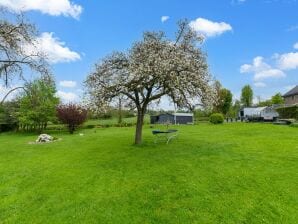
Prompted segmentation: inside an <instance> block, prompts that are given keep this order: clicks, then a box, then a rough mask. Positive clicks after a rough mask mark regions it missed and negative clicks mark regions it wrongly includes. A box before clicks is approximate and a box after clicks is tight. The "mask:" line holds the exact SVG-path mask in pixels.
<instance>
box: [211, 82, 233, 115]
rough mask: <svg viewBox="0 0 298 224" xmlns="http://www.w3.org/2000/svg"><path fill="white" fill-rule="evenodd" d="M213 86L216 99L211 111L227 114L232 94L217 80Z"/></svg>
mask: <svg viewBox="0 0 298 224" xmlns="http://www.w3.org/2000/svg"><path fill="white" fill-rule="evenodd" d="M214 86H215V94H216V96H215V98H216V99H215V100H214V105H213V111H214V112H218V113H222V114H224V115H227V113H228V112H229V110H230V108H231V106H232V100H233V94H232V93H231V91H230V90H228V89H226V88H223V87H222V85H221V84H220V82H219V81H216V82H215V83H214Z"/></svg>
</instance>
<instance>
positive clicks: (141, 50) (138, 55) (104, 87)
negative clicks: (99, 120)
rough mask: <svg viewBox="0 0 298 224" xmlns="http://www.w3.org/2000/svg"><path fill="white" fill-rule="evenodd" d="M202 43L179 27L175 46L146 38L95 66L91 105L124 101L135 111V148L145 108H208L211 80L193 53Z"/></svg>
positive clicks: (184, 25) (154, 35)
mask: <svg viewBox="0 0 298 224" xmlns="http://www.w3.org/2000/svg"><path fill="white" fill-rule="evenodd" d="M201 41H202V38H201V37H199V36H198V35H197V33H195V32H194V31H193V30H192V29H190V27H189V25H188V22H187V21H181V22H180V23H179V29H178V32H177V35H176V39H175V41H171V40H170V39H168V38H167V37H166V36H165V34H164V33H163V32H145V33H144V36H143V40H141V41H139V42H136V43H135V44H133V46H132V48H131V49H130V50H129V51H128V52H115V53H113V54H112V55H110V56H107V57H106V58H104V59H103V60H102V61H101V62H99V63H97V64H96V65H95V69H94V71H93V72H92V73H91V74H90V75H89V76H88V78H87V80H86V86H87V89H88V93H89V96H90V98H91V99H90V100H91V101H92V102H93V103H94V104H97V105H98V106H100V105H105V104H107V102H111V101H112V100H113V99H114V98H116V97H118V96H119V95H123V96H125V97H126V99H127V101H128V104H131V105H133V106H134V107H135V108H136V110H137V125H136V133H135V144H140V143H141V142H142V127H143V121H144V115H145V113H146V110H147V106H148V104H150V103H152V102H153V101H158V100H160V98H161V97H162V96H169V97H170V99H171V100H172V101H173V103H175V104H176V105H177V106H178V107H189V108H193V105H197V104H198V103H199V104H208V103H209V102H210V99H211V98H212V92H213V91H212V88H211V87H210V81H211V76H210V74H209V72H208V66H207V63H206V58H205V54H203V53H202V52H201V50H200V49H199V48H198V47H197V43H198V42H201Z"/></svg>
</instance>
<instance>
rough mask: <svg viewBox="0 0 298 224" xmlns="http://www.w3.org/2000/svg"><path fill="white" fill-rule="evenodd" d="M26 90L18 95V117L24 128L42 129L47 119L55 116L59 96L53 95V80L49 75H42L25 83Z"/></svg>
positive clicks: (52, 118) (51, 119)
mask: <svg viewBox="0 0 298 224" xmlns="http://www.w3.org/2000/svg"><path fill="white" fill-rule="evenodd" d="M25 88H26V90H27V91H26V92H25V93H24V94H23V95H22V96H21V97H20V100H19V103H20V109H19V112H18V119H19V122H20V126H21V128H23V129H26V130H29V129H30V130H39V131H43V130H44V129H45V128H46V127H47V123H48V122H49V121H53V120H54V119H55V118H56V106H57V105H58V103H59V98H57V97H56V96H55V93H56V87H55V82H54V81H53V79H52V77H50V76H43V77H42V78H40V79H36V80H34V81H33V82H30V83H27V84H26V85H25Z"/></svg>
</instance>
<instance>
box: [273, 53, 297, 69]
mask: <svg viewBox="0 0 298 224" xmlns="http://www.w3.org/2000/svg"><path fill="white" fill-rule="evenodd" d="M277 63H278V66H279V68H280V69H283V70H291V69H297V68H298V52H295V53H293V52H291V53H286V54H282V55H279V56H278V61H277Z"/></svg>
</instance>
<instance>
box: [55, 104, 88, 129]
mask: <svg viewBox="0 0 298 224" xmlns="http://www.w3.org/2000/svg"><path fill="white" fill-rule="evenodd" d="M57 117H58V119H59V120H60V121H61V122H62V123H63V124H65V125H66V126H67V128H68V130H69V133H70V134H73V132H74V131H75V129H76V128H77V127H78V126H79V125H81V124H83V123H84V122H85V120H86V119H87V110H85V109H84V108H82V107H81V106H79V105H76V104H71V103H70V104H65V105H59V106H58V107H57Z"/></svg>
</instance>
